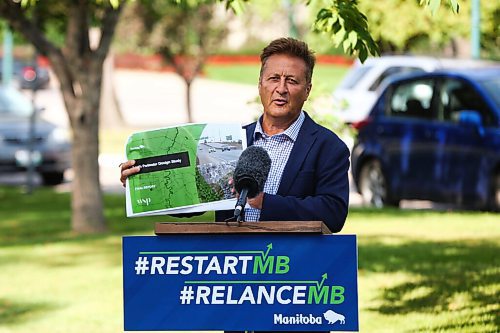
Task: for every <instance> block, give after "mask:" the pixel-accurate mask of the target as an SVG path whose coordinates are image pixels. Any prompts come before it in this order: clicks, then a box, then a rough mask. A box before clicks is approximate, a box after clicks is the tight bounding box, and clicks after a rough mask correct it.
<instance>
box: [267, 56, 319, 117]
mask: <svg viewBox="0 0 500 333" xmlns="http://www.w3.org/2000/svg"><path fill="white" fill-rule="evenodd" d="M306 71H307V70H306V64H305V62H304V60H302V59H300V58H297V57H293V56H289V55H286V54H275V55H272V56H270V57H269V58H268V59H267V62H266V63H265V65H264V67H263V70H262V74H261V77H260V81H259V95H260V100H261V102H262V105H263V107H264V119H266V118H271V119H275V120H280V121H285V122H290V121H293V120H295V119H296V118H297V117H298V115H299V113H300V111H301V110H302V105H304V102H305V101H306V100H307V97H308V96H309V92H310V91H311V84H310V83H308V82H307V79H306Z"/></svg>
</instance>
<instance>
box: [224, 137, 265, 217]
mask: <svg viewBox="0 0 500 333" xmlns="http://www.w3.org/2000/svg"><path fill="white" fill-rule="evenodd" d="M270 169H271V158H270V157H269V155H268V153H267V151H265V150H264V148H262V147H257V146H250V147H248V148H247V149H245V150H244V151H243V152H242V153H241V155H240V158H239V159H238V163H237V164H236V169H235V170H234V176H233V181H234V188H235V189H236V191H238V193H239V194H240V197H239V198H238V201H237V202H236V206H235V209H234V217H236V219H237V221H238V222H239V221H241V212H242V211H243V210H244V208H245V205H246V203H247V198H254V197H256V196H257V195H258V194H259V193H260V192H262V191H263V190H264V184H265V183H266V180H267V176H268V174H269V170H270Z"/></svg>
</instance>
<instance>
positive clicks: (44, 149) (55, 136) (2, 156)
mask: <svg viewBox="0 0 500 333" xmlns="http://www.w3.org/2000/svg"><path fill="white" fill-rule="evenodd" d="M32 115H33V106H32V103H31V101H30V100H29V99H28V98H27V97H26V96H25V95H23V94H22V93H21V92H19V91H18V90H16V89H14V88H10V87H0V173H3V174H5V173H12V172H17V171H25V170H27V169H28V167H29V165H30V163H32V165H34V167H35V170H36V171H37V172H39V173H40V176H41V178H42V181H43V184H44V185H57V184H60V183H62V182H63V180H64V172H65V171H66V170H67V169H68V168H70V164H71V163H70V161H71V142H70V139H69V135H68V132H67V130H66V129H64V128H61V127H59V126H57V125H55V124H53V123H50V122H48V121H45V120H42V119H36V121H35V122H34V124H35V126H34V127H33V131H31V130H30V118H31V116H32ZM37 118H38V117H37ZM31 133H32V134H31Z"/></svg>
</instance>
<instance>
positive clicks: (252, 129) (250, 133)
mask: <svg viewBox="0 0 500 333" xmlns="http://www.w3.org/2000/svg"><path fill="white" fill-rule="evenodd" d="M255 126H257V123H256V122H253V123H251V124H248V125H245V126H243V128H244V129H245V130H246V132H247V146H251V145H253V132H255Z"/></svg>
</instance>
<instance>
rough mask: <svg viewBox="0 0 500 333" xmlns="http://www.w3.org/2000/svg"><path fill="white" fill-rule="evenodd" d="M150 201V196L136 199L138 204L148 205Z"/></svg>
mask: <svg viewBox="0 0 500 333" xmlns="http://www.w3.org/2000/svg"><path fill="white" fill-rule="evenodd" d="M150 203H151V198H141V199H137V204H138V205H139V206H149V204H150Z"/></svg>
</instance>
